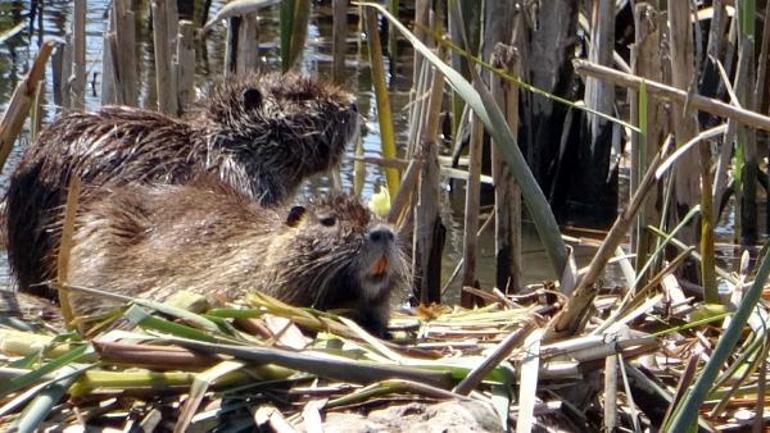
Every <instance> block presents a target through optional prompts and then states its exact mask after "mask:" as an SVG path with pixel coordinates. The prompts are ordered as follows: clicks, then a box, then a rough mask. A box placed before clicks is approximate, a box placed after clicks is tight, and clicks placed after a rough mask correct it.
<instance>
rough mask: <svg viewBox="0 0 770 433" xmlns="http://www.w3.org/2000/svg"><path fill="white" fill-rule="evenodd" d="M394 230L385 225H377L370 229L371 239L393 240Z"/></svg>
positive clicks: (375, 240)
mask: <svg viewBox="0 0 770 433" xmlns="http://www.w3.org/2000/svg"><path fill="white" fill-rule="evenodd" d="M393 239H395V235H394V234H393V230H391V229H389V228H388V227H385V226H377V227H374V228H373V229H371V230H369V240H370V241H372V242H393Z"/></svg>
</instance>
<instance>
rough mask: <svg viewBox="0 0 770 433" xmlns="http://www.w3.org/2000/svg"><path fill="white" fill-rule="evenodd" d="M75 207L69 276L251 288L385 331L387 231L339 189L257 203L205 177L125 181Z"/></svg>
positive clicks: (87, 306)
mask: <svg viewBox="0 0 770 433" xmlns="http://www.w3.org/2000/svg"><path fill="white" fill-rule="evenodd" d="M106 189H107V188H106ZM78 215H79V216H78V218H77V222H76V226H75V233H74V235H73V243H72V245H73V247H72V249H71V251H70V252H71V255H70V269H69V274H68V281H69V283H70V284H72V285H74V286H80V287H92V288H97V289H100V290H105V291H108V292H112V293H120V294H126V295H130V296H135V297H144V298H149V299H154V300H164V299H166V298H167V297H168V296H170V295H172V294H174V293H176V292H178V291H180V290H187V291H190V292H193V293H198V294H201V295H205V296H207V297H211V298H213V299H225V300H232V299H235V298H237V297H239V295H242V294H245V293H248V292H250V291H254V290H258V291H261V292H263V293H266V294H268V295H271V296H274V297H276V298H278V299H280V300H282V301H285V302H287V303H290V304H293V305H298V306H314V307H316V308H318V309H332V308H344V309H346V310H350V311H352V312H353V314H352V318H353V319H355V320H357V321H358V322H359V323H360V324H361V325H362V326H363V327H364V328H366V329H368V330H369V331H371V332H372V333H374V334H379V335H383V334H384V332H385V329H386V325H387V320H388V317H389V311H390V308H389V304H390V295H391V293H392V291H393V288H394V286H396V285H398V284H399V283H401V282H402V281H403V278H404V276H405V274H406V272H405V266H406V265H405V261H404V259H403V257H402V254H401V251H400V249H399V248H398V246H397V240H396V239H395V234H394V231H393V230H392V229H391V228H390V227H389V226H388V225H386V224H384V223H382V222H380V221H378V220H377V219H376V218H375V217H374V216H373V215H372V214H371V212H370V211H369V210H368V209H366V208H365V207H364V206H362V205H361V204H360V203H359V202H358V201H357V200H354V199H352V198H349V197H347V196H343V195H331V196H328V197H326V198H322V199H314V200H310V201H308V202H307V203H306V204H304V205H302V206H294V207H290V206H279V207H275V208H264V207H261V206H259V204H257V203H254V202H253V201H251V200H249V199H248V197H244V196H243V195H242V194H240V193H238V192H237V191H233V190H232V189H230V188H229V187H227V186H224V185H221V184H219V183H218V182H211V181H210V180H204V181H203V182H200V181H196V182H194V183H191V184H186V185H150V186H148V185H124V186H122V187H117V188H114V189H112V188H109V189H107V191H106V192H102V193H101V194H98V195H97V196H96V197H92V198H90V199H85V200H84V201H83V204H82V206H81V209H80V211H79V214H78ZM52 258H53V257H52ZM75 293H76V292H73V295H72V296H73V302H72V304H73V305H74V308H75V310H76V311H75V312H76V313H77V314H80V315H83V314H93V313H96V312H101V311H104V309H105V307H106V305H105V303H104V299H94V298H93V297H90V296H83V295H80V296H78V295H76V294H75ZM113 308H114V306H113Z"/></svg>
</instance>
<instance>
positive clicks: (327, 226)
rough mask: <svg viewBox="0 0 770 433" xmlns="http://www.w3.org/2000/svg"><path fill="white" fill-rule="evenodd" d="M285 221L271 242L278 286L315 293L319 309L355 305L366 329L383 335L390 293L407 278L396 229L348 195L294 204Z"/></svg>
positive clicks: (273, 265)
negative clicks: (283, 227)
mask: <svg viewBox="0 0 770 433" xmlns="http://www.w3.org/2000/svg"><path fill="white" fill-rule="evenodd" d="M284 225H285V229H284V231H283V233H282V234H281V236H279V237H278V238H277V239H276V242H274V243H273V244H272V247H273V251H274V253H273V254H274V257H275V259H276V261H275V262H274V263H271V267H273V269H274V271H275V275H274V278H275V280H274V281H275V283H276V285H277V286H281V287H285V288H287V289H288V290H287V291H288V292H290V293H291V292H294V293H296V294H305V295H312V297H313V299H312V302H309V301H311V299H309V298H308V299H307V300H306V302H305V303H308V304H310V305H313V306H314V307H316V308H319V309H335V308H343V309H351V310H353V314H354V317H355V318H356V319H357V320H358V321H359V323H361V324H362V325H363V326H364V327H365V328H367V329H369V330H370V331H372V332H374V333H376V334H380V335H381V334H383V333H384V332H385V327H386V326H387V318H388V315H389V303H390V295H391V293H392V292H393V290H394V288H395V287H397V286H399V285H400V284H402V283H403V282H404V278H405V276H406V261H405V260H404V257H403V255H402V252H401V248H399V246H398V240H397V238H396V234H395V231H394V230H393V229H392V228H391V227H390V226H389V225H387V224H385V223H383V222H382V221H379V220H378V219H376V218H375V217H374V216H373V215H372V214H371V212H370V211H369V210H368V209H367V208H365V207H364V206H362V205H361V203H360V202H359V201H358V200H356V199H354V198H351V197H348V196H344V195H331V196H329V197H325V198H321V199H315V200H311V201H310V202H308V203H307V204H305V205H302V206H294V207H292V208H290V209H289V210H288V212H286V219H285V222H284ZM308 290H311V291H312V292H311V293H308Z"/></svg>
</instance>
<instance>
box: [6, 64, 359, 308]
mask: <svg viewBox="0 0 770 433" xmlns="http://www.w3.org/2000/svg"><path fill="white" fill-rule="evenodd" d="M357 120H358V114H357V109H356V106H355V103H354V98H353V96H352V95H351V94H349V93H347V92H344V91H342V90H340V89H339V88H337V87H335V86H332V85H326V84H323V83H320V82H316V81H313V80H311V79H308V78H303V77H299V76H296V75H284V76H280V75H275V74H269V75H261V76H257V75H253V76H248V77H244V78H240V79H234V80H230V81H228V82H225V83H223V84H221V85H219V86H218V87H216V88H215V89H214V90H213V92H212V94H211V95H210V96H209V98H208V99H207V100H206V101H204V102H203V103H201V104H200V106H199V107H197V108H196V109H195V110H193V112H191V113H190V115H189V116H186V117H185V118H183V119H175V118H171V117H168V116H165V115H162V114H159V113H156V112H151V111H146V110H140V109H135V108H128V107H106V108H102V109H101V110H99V111H97V112H95V113H73V114H69V115H66V116H64V117H62V118H60V119H58V120H57V121H55V122H53V123H52V124H51V125H50V126H48V127H47V128H46V129H45V130H44V131H42V132H41V134H40V136H39V138H38V139H37V142H36V143H35V144H34V145H33V146H31V147H29V148H27V149H26V150H25V152H24V154H23V156H22V159H21V161H20V162H19V165H18V166H17V168H16V170H15V171H14V173H13V175H12V176H11V180H10V186H9V190H8V196H7V201H8V204H7V224H6V228H7V233H8V243H7V247H8V253H9V262H10V265H11V268H12V271H13V273H14V274H15V275H16V277H17V278H18V282H19V285H20V289H21V290H24V291H28V292H30V293H35V294H39V295H44V296H48V297H52V296H53V292H52V291H51V290H49V289H48V288H47V287H46V286H45V284H38V283H41V282H42V281H45V280H48V279H50V278H51V277H52V275H51V274H48V273H44V272H43V270H44V269H45V268H44V266H43V263H44V262H43V261H44V258H45V257H46V256H47V255H48V253H49V252H50V251H51V249H52V248H53V247H54V246H55V245H56V241H57V240H56V237H57V236H56V234H55V233H54V234H52V233H50V231H49V230H46V229H45V228H46V227H50V226H51V225H52V223H54V222H55V221H56V220H57V219H58V218H59V217H60V208H61V205H62V204H63V203H64V202H65V200H66V187H67V185H68V183H69V179H70V176H73V175H75V176H79V177H80V178H81V183H82V184H83V186H98V185H104V184H106V183H108V182H109V183H113V184H121V183H130V182H136V181H151V182H161V183H171V184H179V183H184V182H187V181H188V180H189V178H190V176H191V173H193V172H195V171H200V170H201V169H203V170H206V171H208V172H209V173H213V174H215V175H216V176H217V177H219V178H220V179H222V180H223V181H225V182H226V183H228V184H229V185H231V186H233V187H234V188H235V189H236V190H238V191H240V192H243V193H245V194H247V195H249V196H250V197H252V198H253V199H254V200H256V201H259V202H260V203H262V204H263V205H274V204H278V203H280V202H282V201H284V200H286V199H287V198H290V197H291V196H292V194H293V193H294V192H295V190H296V188H297V187H298V186H299V184H300V183H301V182H302V180H303V179H305V178H307V177H309V176H311V175H314V174H317V173H321V172H324V171H326V170H328V169H330V168H332V167H334V166H336V165H337V164H338V163H339V161H340V159H341V157H342V155H343V153H344V149H345V145H346V144H347V142H348V141H350V140H351V139H352V137H353V135H354V133H355V132H356V129H357V125H358V121H357Z"/></svg>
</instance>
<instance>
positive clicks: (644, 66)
mask: <svg viewBox="0 0 770 433" xmlns="http://www.w3.org/2000/svg"><path fill="white" fill-rule="evenodd" d="M658 17H659V12H658V11H657V10H656V9H655V8H653V7H652V6H651V5H649V4H646V3H642V4H638V5H636V7H635V8H634V29H635V43H634V45H633V47H632V49H631V68H632V70H633V72H634V74H635V75H637V76H640V77H645V78H649V79H651V80H653V81H662V79H663V77H662V76H663V65H662V63H661V55H660V43H661V31H660V28H659V27H658V23H659V18H658ZM629 95H630V99H631V123H633V124H635V125H639V128H640V130H641V131H642V132H641V133H640V134H632V135H631V185H630V193H631V194H633V193H634V192H635V191H636V190H637V188H638V187H639V183H640V182H641V180H642V175H643V174H644V173H645V172H646V170H647V168H648V167H649V165H650V162H651V161H652V158H654V155H655V153H657V150H658V148H659V146H660V144H661V143H662V142H663V140H664V139H665V136H666V135H667V134H668V133H667V132H666V131H665V125H666V122H665V121H664V119H665V118H666V117H665V116H666V114H665V113H664V112H663V108H662V106H661V104H660V103H659V101H658V99H657V98H648V97H647V91H646V85H644V86H642V87H640V89H639V91H638V92H635V91H631V90H629ZM659 199H660V188H659V187H657V188H654V189H653V190H652V191H650V197H649V199H648V200H647V201H646V202H645V203H644V204H643V205H642V208H641V209H640V210H639V214H638V216H637V218H636V222H635V227H634V230H633V231H632V234H631V236H632V246H633V251H635V252H636V260H635V268H636V272H637V274H638V273H639V272H641V271H642V269H643V268H644V267H645V264H646V263H647V260H648V257H649V254H650V253H651V252H652V251H653V249H654V247H655V245H654V243H655V239H654V238H653V235H652V234H651V233H650V232H649V231H648V230H646V229H645V227H647V226H648V225H652V226H655V225H657V224H658V223H659V222H660V221H661V211H660V208H658V207H656V204H657V203H658V201H659ZM650 269H651V271H648V272H645V274H647V275H652V274H654V273H655V272H654V271H655V268H654V267H651V268H650ZM639 277H642V281H646V277H645V276H643V275H637V278H639Z"/></svg>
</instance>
